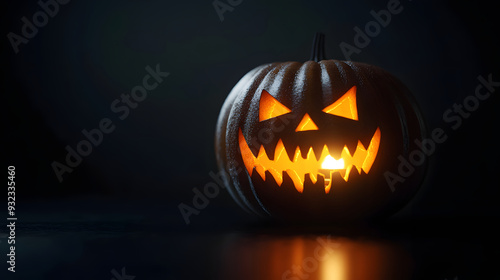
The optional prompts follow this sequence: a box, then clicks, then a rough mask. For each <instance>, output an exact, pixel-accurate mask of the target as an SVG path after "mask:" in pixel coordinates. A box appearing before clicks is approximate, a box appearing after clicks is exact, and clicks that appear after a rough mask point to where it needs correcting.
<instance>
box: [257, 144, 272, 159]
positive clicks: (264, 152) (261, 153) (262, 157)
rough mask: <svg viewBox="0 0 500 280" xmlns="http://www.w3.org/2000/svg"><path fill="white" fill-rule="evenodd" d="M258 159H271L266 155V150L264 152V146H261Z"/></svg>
mask: <svg viewBox="0 0 500 280" xmlns="http://www.w3.org/2000/svg"><path fill="white" fill-rule="evenodd" d="M257 159H269V157H268V156H267V154H266V150H264V147H263V146H260V150H259V154H258V155H257Z"/></svg>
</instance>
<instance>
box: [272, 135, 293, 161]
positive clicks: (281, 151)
mask: <svg viewBox="0 0 500 280" xmlns="http://www.w3.org/2000/svg"><path fill="white" fill-rule="evenodd" d="M282 157H286V159H288V160H290V159H289V158H288V155H287V153H286V150H285V145H283V141H281V139H280V140H279V141H278V144H276V148H275V150H274V161H275V162H279V161H280V159H281V158H282Z"/></svg>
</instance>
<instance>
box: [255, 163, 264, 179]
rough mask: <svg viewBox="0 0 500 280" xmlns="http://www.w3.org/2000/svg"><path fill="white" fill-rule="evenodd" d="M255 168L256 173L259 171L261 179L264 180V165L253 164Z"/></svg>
mask: <svg viewBox="0 0 500 280" xmlns="http://www.w3.org/2000/svg"><path fill="white" fill-rule="evenodd" d="M255 170H256V171H257V173H259V175H260V178H262V180H264V181H265V180H266V169H265V168H264V166H262V164H257V165H255Z"/></svg>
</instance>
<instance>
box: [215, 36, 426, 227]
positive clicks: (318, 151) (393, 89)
mask: <svg viewBox="0 0 500 280" xmlns="http://www.w3.org/2000/svg"><path fill="white" fill-rule="evenodd" d="M323 40H324V39H323V36H321V35H319V36H316V38H315V45H314V46H313V55H312V57H313V58H312V59H311V61H307V62H305V63H299V62H284V63H271V64H266V65H262V66H259V67H257V68H255V69H253V70H252V71H250V72H249V73H248V74H246V75H245V76H244V77H243V78H242V79H241V80H240V81H239V82H238V84H237V85H236V86H235V87H234V88H233V90H232V91H231V93H230V94H229V96H228V97H227V99H226V101H225V103H224V105H223V107H222V110H221V113H220V116H219V120H218V124H217V131H216V155H217V161H218V165H219V168H221V170H222V171H224V172H222V173H223V177H224V182H225V184H226V186H227V189H228V190H229V192H230V193H231V195H232V197H233V198H234V199H235V200H236V201H237V202H238V204H239V205H240V206H242V207H243V208H244V209H247V210H249V211H251V212H255V213H257V214H260V215H264V216H272V217H280V218H285V219H290V220H319V221H325V220H327V221H331V220H339V219H357V218H371V217H376V216H380V215H384V214H388V213H393V212H394V210H396V209H398V208H399V207H401V206H402V205H404V203H406V202H407V201H408V200H409V199H410V198H411V197H412V195H413V194H414V193H415V191H416V190H417V188H418V186H419V183H420V181H421V179H422V176H423V173H424V172H423V171H424V169H425V166H424V165H421V166H420V167H418V170H417V171H416V172H414V174H413V175H412V176H411V177H409V178H408V179H407V180H406V181H405V182H404V186H401V187H399V189H398V191H397V192H392V191H391V189H390V188H389V186H388V184H387V182H386V180H385V178H384V176H383V174H384V172H386V171H393V170H397V166H398V163H399V160H398V156H403V157H406V156H407V155H408V153H409V152H410V151H412V150H413V149H415V144H414V143H413V140H414V139H422V138H423V136H424V133H423V131H424V129H423V125H422V121H421V117H420V114H419V112H418V110H417V108H416V106H415V105H414V102H413V101H412V99H411V97H410V92H409V90H408V89H407V88H406V87H405V86H404V85H403V84H402V83H401V82H400V81H399V80H397V79H396V78H395V77H394V76H392V75H391V74H389V73H388V72H386V71H384V70H382V69H380V68H378V67H375V66H372V65H368V64H363V63H356V62H350V61H337V60H325V59H323V57H324V55H323V52H324V51H323V47H322V46H323Z"/></svg>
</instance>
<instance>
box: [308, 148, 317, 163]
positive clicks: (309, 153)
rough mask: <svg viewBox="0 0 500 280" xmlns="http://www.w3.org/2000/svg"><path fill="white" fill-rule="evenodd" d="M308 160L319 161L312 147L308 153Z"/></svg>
mask: <svg viewBox="0 0 500 280" xmlns="http://www.w3.org/2000/svg"><path fill="white" fill-rule="evenodd" d="M306 158H307V159H309V160H314V161H317V159H316V155H315V154H314V151H313V148H312V147H309V151H308V152H307V157H306Z"/></svg>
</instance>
